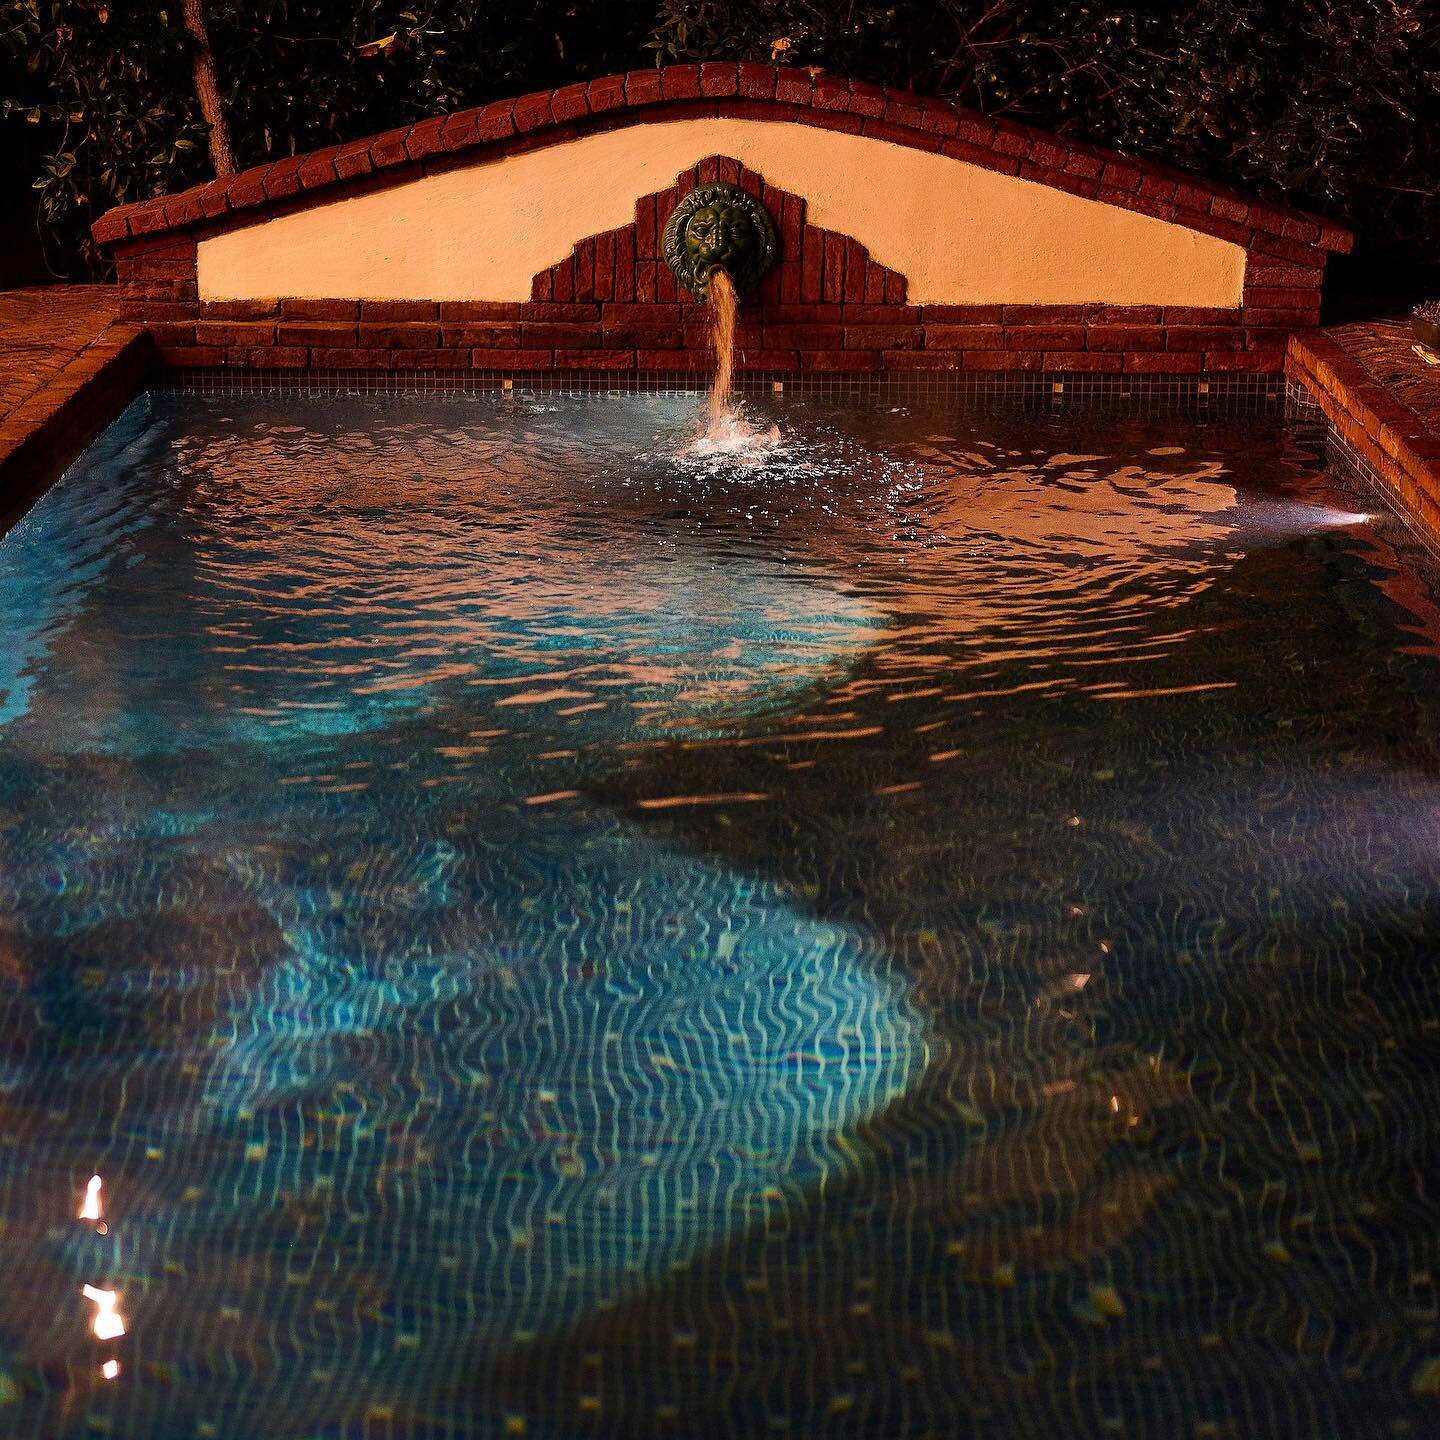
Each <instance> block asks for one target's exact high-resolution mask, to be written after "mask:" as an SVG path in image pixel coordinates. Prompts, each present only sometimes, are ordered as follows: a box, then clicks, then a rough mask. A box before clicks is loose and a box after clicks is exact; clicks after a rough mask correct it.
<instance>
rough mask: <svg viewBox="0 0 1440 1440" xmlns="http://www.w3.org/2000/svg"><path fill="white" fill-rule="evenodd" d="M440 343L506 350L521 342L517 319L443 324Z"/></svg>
mask: <svg viewBox="0 0 1440 1440" xmlns="http://www.w3.org/2000/svg"><path fill="white" fill-rule="evenodd" d="M440 344H441V345H442V346H444V347H445V348H447V349H452V350H453V349H469V350H473V349H477V348H478V349H487V350H505V349H511V348H514V347H516V346H518V345H519V344H520V325H519V323H518V322H517V321H513V320H511V321H504V320H502V321H498V322H489V323H487V322H484V321H480V322H472V323H470V324H466V325H442V326H441V327H440Z"/></svg>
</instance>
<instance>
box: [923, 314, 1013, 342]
mask: <svg viewBox="0 0 1440 1440" xmlns="http://www.w3.org/2000/svg"><path fill="white" fill-rule="evenodd" d="M929 308H930V307H929V306H927V307H926V309H927V310H928V309H929ZM1004 347H1005V332H1004V330H1002V329H1001V328H1000V326H998V325H926V326H925V348H926V349H927V350H1002V349H1004Z"/></svg>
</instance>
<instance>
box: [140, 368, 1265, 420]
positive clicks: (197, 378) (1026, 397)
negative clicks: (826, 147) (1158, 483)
mask: <svg viewBox="0 0 1440 1440" xmlns="http://www.w3.org/2000/svg"><path fill="white" fill-rule="evenodd" d="M708 386H709V377H708V376H707V375H704V374H701V373H699V372H681V373H659V372H647V371H604V370H577V371H548V372H543V373H538V372H537V373H535V374H529V375H525V374H519V375H517V374H514V373H512V372H506V371H486V370H474V371H457V370H407V371H403V372H396V371H390V370H374V371H361V370H248V371H237V370H210V369H205V370H166V371H162V372H160V373H159V374H157V375H155V376H153V377H152V379H151V388H152V389H154V390H157V391H161V392H172V393H182V394H198V395H249V394H264V393H273V394H283V395H315V396H320V395H327V394H342V395H385V394H395V395H403V394H421V395H431V394H458V395H484V394H495V393H502V394H508V393H513V394H516V395H526V394H562V395H606V394H624V395H633V394H643V395H651V394H689V393H698V392H703V391H704V390H706V389H707V388H708ZM736 388H737V389H738V390H739V391H740V392H741V393H742V394H776V395H789V396H795V397H798V398H803V399H818V400H834V401H853V402H861V403H863V402H865V401H868V400H873V401H877V402H878V401H895V400H901V401H912V402H917V403H925V404H938V405H953V406H956V407H957V408H961V409H967V410H977V411H986V410H1050V411H1075V412H1081V413H1085V412H1098V413H1109V414H1123V415H1136V416H1150V415H1157V416H1163V415H1180V416H1186V417H1189V418H1193V419H1223V420H1235V419H1278V418H1279V417H1280V416H1281V415H1282V413H1283V411H1284V405H1285V391H1284V384H1283V381H1282V377H1281V376H1279V375H1266V374H1250V373H1235V374H1225V375H1214V374H1212V375H1198V376H1197V375H1113V374H1086V373H1047V372H1025V373H1010V374H997V373H977V372H964V371H939V372H923V371H922V372H915V373H909V374H896V375H883V376H882V375H873V374H872V375H867V374H803V373H802V374H783V375H782V374H764V373H759V374H744V375H740V376H738V377H737V380H736Z"/></svg>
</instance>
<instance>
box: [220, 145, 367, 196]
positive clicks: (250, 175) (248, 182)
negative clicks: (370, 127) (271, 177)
mask: <svg viewBox="0 0 1440 1440" xmlns="http://www.w3.org/2000/svg"><path fill="white" fill-rule="evenodd" d="M366 148H367V151H368V148H369V146H368V142H367V146H366ZM272 168H273V167H271V166H269V165H257V166H255V167H254V168H253V169H251V170H246V171H244V172H242V173H241V174H239V175H237V176H236V177H235V178H234V179H233V180H232V181H231V182H230V185H229V187H228V188H229V193H230V208H231V209H232V210H244V209H248V208H249V207H250V206H252V205H263V204H264V203H265V177H266V176H267V175H268V174H269V173H270V171H271V169H272Z"/></svg>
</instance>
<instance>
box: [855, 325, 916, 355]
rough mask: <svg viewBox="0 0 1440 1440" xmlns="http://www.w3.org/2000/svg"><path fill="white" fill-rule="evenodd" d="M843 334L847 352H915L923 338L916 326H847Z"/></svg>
mask: <svg viewBox="0 0 1440 1440" xmlns="http://www.w3.org/2000/svg"><path fill="white" fill-rule="evenodd" d="M844 333H845V348H846V349H847V350H915V349H919V347H920V344H921V341H922V338H923V332H922V331H921V329H920V327H919V326H918V325H849V324H847V325H846V326H845V332H844Z"/></svg>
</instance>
